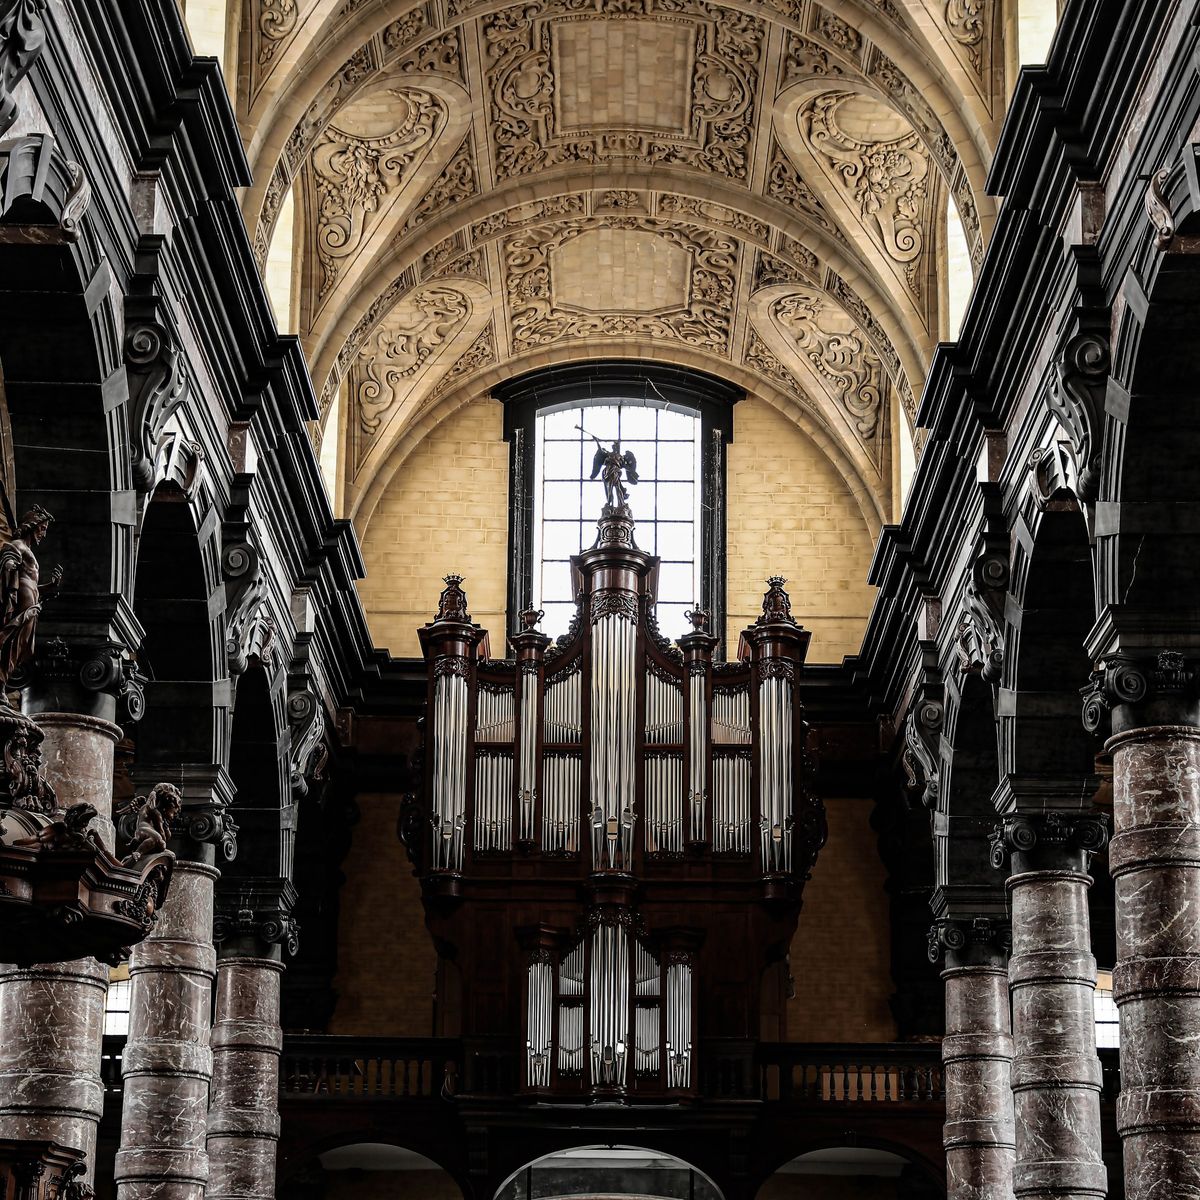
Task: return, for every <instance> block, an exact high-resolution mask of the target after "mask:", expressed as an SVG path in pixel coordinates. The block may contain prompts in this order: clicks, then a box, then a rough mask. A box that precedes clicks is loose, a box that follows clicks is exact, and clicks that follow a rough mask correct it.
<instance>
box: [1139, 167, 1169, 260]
mask: <svg viewBox="0 0 1200 1200" xmlns="http://www.w3.org/2000/svg"><path fill="white" fill-rule="evenodd" d="M1170 177H1171V168H1170V167H1163V168H1162V170H1160V171H1155V172H1154V174H1153V175H1151V176H1150V184H1149V186H1148V187H1147V188H1146V216H1147V217H1149V218H1150V224H1151V225H1152V226H1153V227H1154V244H1155V245H1156V246H1157V247H1158V248H1159V249H1160V250H1165V249H1167V247H1168V246H1170V244H1171V243H1172V242H1173V241H1174V240H1175V214H1174V213H1172V212H1171V201H1170V199H1169V198H1168V197H1167V192H1166V188H1167V181H1168V179H1170Z"/></svg>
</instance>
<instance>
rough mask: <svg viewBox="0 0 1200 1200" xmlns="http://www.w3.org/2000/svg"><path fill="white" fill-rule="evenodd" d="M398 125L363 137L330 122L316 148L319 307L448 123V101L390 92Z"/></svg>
mask: <svg viewBox="0 0 1200 1200" xmlns="http://www.w3.org/2000/svg"><path fill="white" fill-rule="evenodd" d="M389 96H390V98H391V104H392V108H393V110H394V111H395V113H396V116H397V125H396V128H395V129H393V130H392V132H391V133H388V134H386V135H384V136H382V137H358V136H355V135H354V134H352V133H346V132H344V131H343V130H340V129H337V128H336V127H334V126H330V127H329V128H328V129H327V130H326V131H325V133H324V134H322V136H321V137H320V139H319V140H318V141H317V144H316V145H315V146H314V147H313V152H312V174H313V183H314V189H315V192H316V205H315V209H316V243H317V261H318V262H319V263H320V267H321V279H320V282H319V285H318V288H317V299H316V305H317V306H318V307H319V306H320V304H321V303H322V302H323V301H324V300H325V299H326V298H327V297H328V296H329V294H330V293H331V292H332V291H333V288H334V286H335V284H336V283H337V280H338V276H339V274H340V272H341V270H342V264H343V263H344V262H345V261H346V260H347V259H349V258H351V257H352V256H353V255H354V254H355V253H356V252H357V251H358V250H359V248H360V247H361V246H362V244H363V242H364V241H365V240H366V235H367V233H368V231H369V230H370V229H371V228H372V226H373V225H374V223H375V221H376V219H377V217H378V216H379V214H380V213H381V211H382V210H383V209H384V208H385V207H386V205H387V201H388V200H389V199H390V198H391V197H392V196H394V194H395V193H396V192H398V191H399V189H400V186H401V184H402V183H403V182H404V179H405V177H406V175H407V173H408V171H409V168H410V167H411V166H412V165H413V164H414V163H415V162H416V160H417V158H418V156H422V157H423V152H424V151H427V150H428V148H429V147H430V146H431V145H432V143H433V140H434V138H435V136H436V134H437V132H438V130H439V129H440V128H441V127H442V125H443V124H444V122H445V117H446V108H445V105H444V104H443V103H442V102H441V101H440V100H439V99H437V98H436V97H435V96H434V95H433V94H432V93H431V92H427V91H423V90H420V89H417V88H406V89H399V88H395V89H392V90H391V91H390V92H389Z"/></svg>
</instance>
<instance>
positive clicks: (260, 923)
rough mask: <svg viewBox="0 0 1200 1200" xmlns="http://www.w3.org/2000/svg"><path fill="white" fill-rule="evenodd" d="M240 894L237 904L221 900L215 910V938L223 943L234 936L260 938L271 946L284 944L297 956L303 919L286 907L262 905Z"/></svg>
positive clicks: (293, 955)
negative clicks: (295, 915)
mask: <svg viewBox="0 0 1200 1200" xmlns="http://www.w3.org/2000/svg"><path fill="white" fill-rule="evenodd" d="M244 900H245V898H239V900H238V902H236V903H234V904H228V903H221V902H218V906H217V910H216V912H215V913H214V914H213V941H214V942H215V943H216V944H217V945H220V944H221V943H222V942H224V941H228V940H229V939H230V938H235V937H236V938H251V937H252V938H257V939H258V940H259V941H260V942H265V943H266V944H267V945H268V946H282V947H283V950H284V952H285V953H286V954H288V955H289V956H291V957H295V956H296V954H298V953H299V951H300V922H299V921H297V920H296V918H295V917H294V916H293V915H292V913H291V912H289V911H286V910H284V909H282V908H278V907H276V908H267V909H262V908H258V907H255V905H254V903H253V900H252V899H251V900H246V901H245V902H243V901H244Z"/></svg>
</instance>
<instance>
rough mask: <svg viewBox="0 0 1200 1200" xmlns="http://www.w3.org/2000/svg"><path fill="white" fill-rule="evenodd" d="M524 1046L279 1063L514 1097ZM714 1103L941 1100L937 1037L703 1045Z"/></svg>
mask: <svg viewBox="0 0 1200 1200" xmlns="http://www.w3.org/2000/svg"><path fill="white" fill-rule="evenodd" d="M124 1044H125V1039H124V1038H121V1037H106V1038H105V1039H104V1053H103V1057H102V1060H101V1069H100V1075H101V1079H102V1081H103V1084H104V1090H105V1092H106V1093H108V1094H111V1095H114V1096H119V1094H120V1092H121V1090H122V1089H121V1053H122V1050H123V1048H124ZM517 1062H518V1058H517V1049H516V1047H515V1046H512V1045H511V1044H510V1043H509V1042H508V1041H507V1040H497V1041H494V1042H493V1041H486V1040H481V1039H472V1040H471V1041H470V1043H469V1044H468V1045H465V1046H464V1044H463V1043H462V1042H461V1041H459V1040H458V1039H456V1038H366V1037H364V1038H359V1037H336V1036H320V1035H288V1036H286V1037H285V1038H284V1043H283V1057H282V1060H281V1062H280V1073H279V1091H280V1099H281V1101H290V1100H303V1099H305V1098H307V1097H313V1098H317V1099H329V1098H344V1099H347V1100H355V1099H365V1100H436V1099H439V1098H446V1099H449V1098H452V1097H453V1096H455V1095H458V1094H460V1093H461V1094H470V1095H473V1096H511V1095H512V1094H513V1086H514V1080H515V1079H516V1078H517V1074H518V1071H517ZM697 1062H698V1065H699V1068H700V1075H699V1078H700V1094H701V1095H702V1096H703V1097H704V1098H705V1099H706V1100H715V1101H722V1100H724V1101H739V1100H740V1101H755V1102H761V1103H764V1104H779V1105H795V1106H805V1105H825V1104H876V1105H939V1104H941V1103H942V1102H943V1100H944V1098H945V1091H944V1084H943V1080H942V1061H941V1047H940V1046H939V1045H937V1044H936V1043H892V1042H863V1043H851V1044H822V1043H815V1044H809V1043H802V1042H758V1043H756V1042H748V1041H726V1040H713V1041H706V1042H702V1043H701V1044H700V1046H699V1049H698V1053H697ZM1100 1062H1101V1066H1102V1068H1103V1092H1102V1094H1101V1099H1102V1102H1103V1103H1105V1104H1114V1103H1115V1102H1116V1098H1117V1093H1118V1091H1119V1090H1120V1071H1119V1065H1118V1057H1117V1051H1115V1050H1101V1051H1100Z"/></svg>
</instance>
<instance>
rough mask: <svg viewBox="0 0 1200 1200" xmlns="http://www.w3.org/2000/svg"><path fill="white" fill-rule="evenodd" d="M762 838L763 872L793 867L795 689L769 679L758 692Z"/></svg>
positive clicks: (784, 681)
mask: <svg viewBox="0 0 1200 1200" xmlns="http://www.w3.org/2000/svg"><path fill="white" fill-rule="evenodd" d="M758 720H759V739H758V771H759V809H760V816H759V837H760V841H761V851H762V864H763V871H764V872H765V873H766V874H769V875H776V874H783V873H784V872H787V871H790V870H791V867H792V685H791V681H790V680H789V679H786V678H782V677H780V676H768V677H767V678H766V679H763V680H762V681H761V682H760V684H759V688H758Z"/></svg>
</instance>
